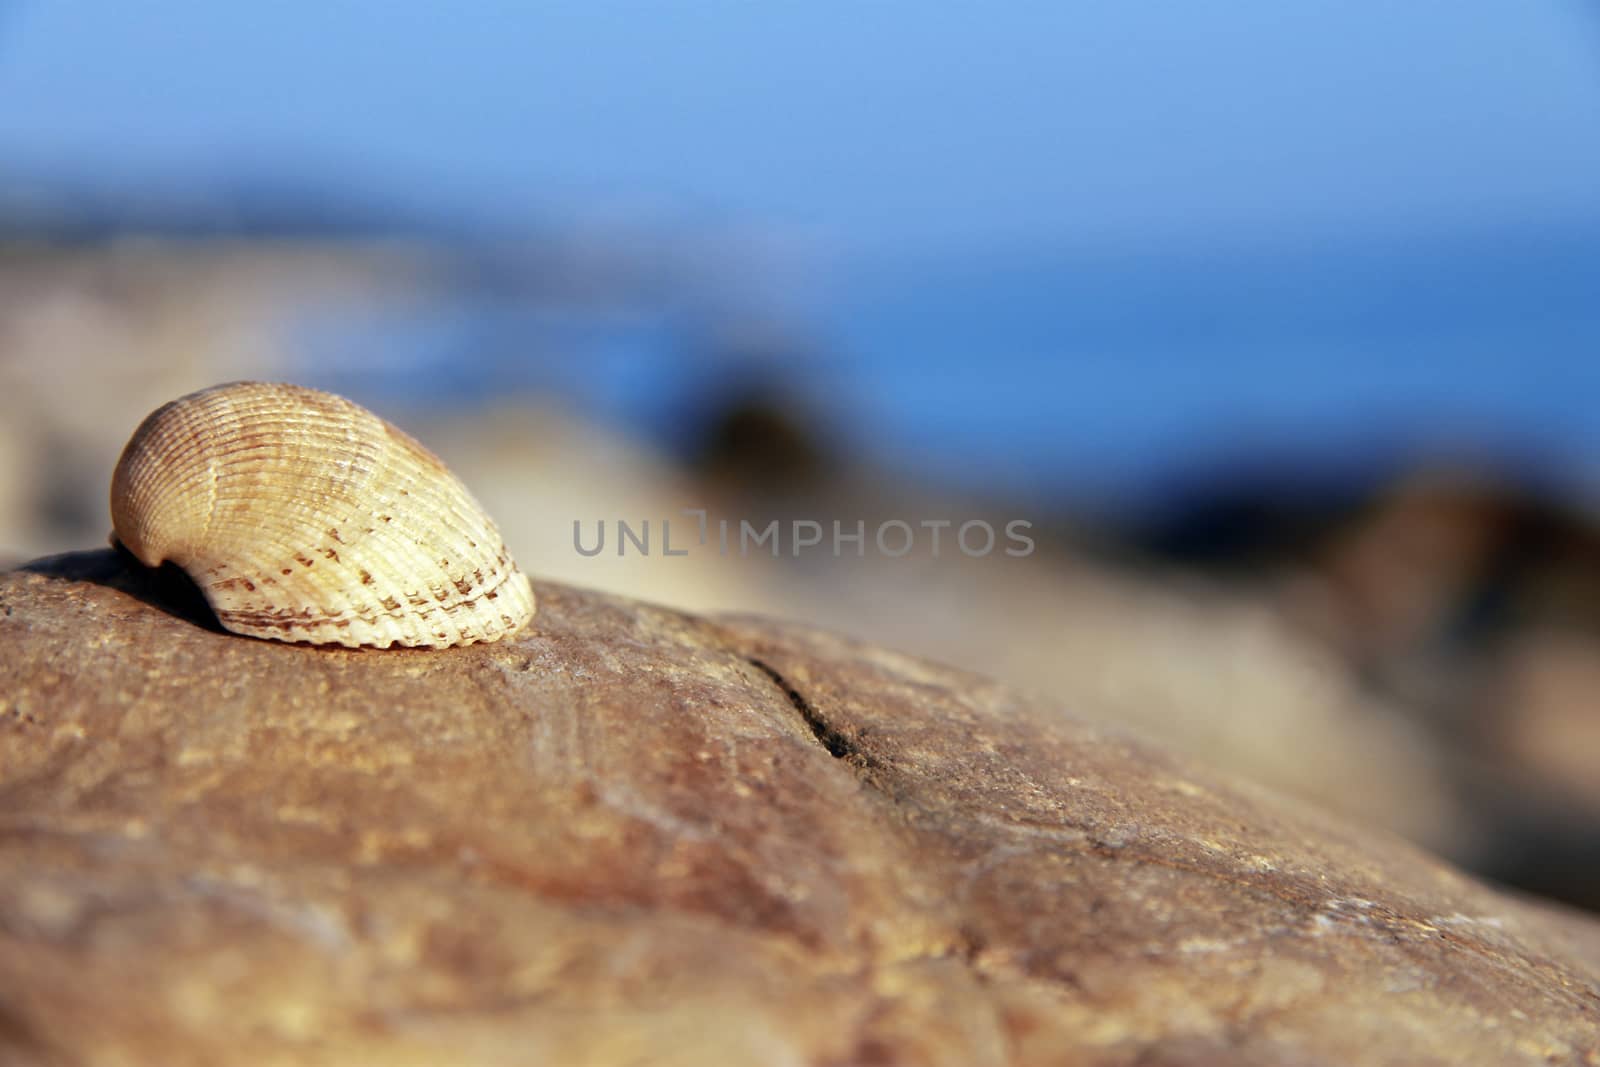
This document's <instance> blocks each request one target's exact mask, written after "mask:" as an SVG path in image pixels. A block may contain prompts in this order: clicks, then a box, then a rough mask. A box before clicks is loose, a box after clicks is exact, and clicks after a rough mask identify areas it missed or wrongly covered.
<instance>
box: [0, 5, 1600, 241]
mask: <svg viewBox="0 0 1600 1067" xmlns="http://www.w3.org/2000/svg"><path fill="white" fill-rule="evenodd" d="M1597 130H1600V14H1597V13H1596V12H1595V10H1594V9H1593V8H1592V7H1590V6H1589V5H1588V4H1587V3H1586V2H1584V0H1524V2H1510V0H1406V2H1405V3H1378V2H1374V0H1365V2H1360V0H1293V2H1291V0H1227V2H1224V3H1216V4H1193V3H1130V2H1128V0H1072V2H1067V0H1052V2H1037V0H1018V2H1009V3H998V4H979V3H977V2H952V3H944V4H930V3H928V2H927V0H915V2H913V0H848V2H840V0H807V2H804V3H790V2H762V3H757V2H753V0H694V2H682V3H630V4H618V3H607V2H604V0H586V2H581V3H580V2H571V3H567V2H563V3H515V4H513V3H475V4H473V3H468V4H460V5H421V4H410V3H377V2H362V3H353V2H331V3H330V2H306V0H301V2H280V3H273V4H259V5H255V4H252V5H242V4H217V3H215V2H212V0H165V2H156V3H149V4H144V3H139V4H66V3H60V4H57V3H44V2H41V0H9V2H8V0H0V158H5V159H9V160H12V161H16V162H19V163H27V164H29V165H35V164H36V165H44V166H50V167H53V168H57V169H61V170H65V171H67V172H69V173H72V172H82V173H88V174H92V175H105V174H107V173H111V174H116V173H118V172H125V173H127V174H129V175H131V176H135V177H140V176H143V177H149V176H155V177H158V178H169V177H174V176H176V177H181V178H192V177H195V176H200V177H206V176H210V175H217V174H239V173H243V174H258V175H259V174H268V175H272V176H280V177H286V178H297V179H299V178H311V179H317V178H327V179H328V180H331V181H336V182H343V183H347V184H351V185H355V186H357V187H365V186H371V187H374V188H377V189H379V190H382V191H384V192H387V193H391V194H393V195H395V196H397V197H398V198H400V199H402V200H405V201H407V202H415V203H418V204H421V205H423V206H431V205H434V204H437V205H440V206H442V207H443V208H444V209H445V210H447V211H470V212H473V213H475V214H480V215H487V216H494V217H502V216H503V217H506V218H525V217H534V216H536V215H538V214H541V213H562V212H576V213H599V214H602V215H604V214H606V213H616V214H621V215H623V216H624V217H632V216H639V217H643V218H646V219H656V218H659V219H665V220H668V221H673V222H689V223H691V224H693V223H696V222H704V223H708V224H710V223H715V224H723V223H730V224H733V225H738V226H750V227H757V228H768V229H771V230H773V231H776V232H784V233H796V234H799V235H801V236H802V237H805V238H807V239H813V240H819V241H822V242H824V243H826V244H829V245H839V246H843V247H847V248H861V247H865V248H884V247H895V248H900V249H905V248H920V247H944V248H950V247H969V246H978V245H990V244H1001V245H1003V244H1007V243H1013V242H1019V241H1024V242H1029V243H1043V244H1050V243H1060V242H1077V243H1092V242H1097V241H1102V240H1104V241H1110V242H1115V243H1126V242H1130V241H1135V242H1142V243H1148V242H1151V241H1156V242H1160V241H1171V240H1190V239H1193V240H1198V241H1202V242H1204V241H1209V240H1213V239H1216V238H1218V237H1226V238H1228V239H1231V240H1248V241H1254V240H1281V239H1288V240H1293V239H1295V238H1297V237H1300V236H1309V237H1314V236H1316V235H1320V234H1328V233H1349V232H1352V231H1357V232H1359V231H1373V232H1378V231H1383V232H1391V233H1392V232H1393V231H1394V230H1396V229H1397V228H1398V229H1400V230H1406V229H1417V230H1432V231H1438V230H1448V229H1451V228H1454V227H1458V226H1462V225H1478V224H1482V223H1485V222H1489V223H1493V222H1496V221H1499V220H1510V221H1522V220H1535V221H1540V222H1543V223H1546V224H1549V223H1560V222H1562V221H1563V220H1577V219H1582V220H1587V221H1593V220H1597V219H1600V196H1597V194H1596V191H1597V190H1600V137H1597V136H1596V131H1597Z"/></svg>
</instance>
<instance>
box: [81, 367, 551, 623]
mask: <svg viewBox="0 0 1600 1067" xmlns="http://www.w3.org/2000/svg"><path fill="white" fill-rule="evenodd" d="M111 518H112V524H113V526H114V527H115V531H116V537H117V539H118V540H120V541H121V542H122V544H123V545H125V546H126V547H127V548H128V550H129V551H131V552H132V553H133V554H134V555H135V556H137V557H138V558H139V560H140V561H141V562H143V563H144V564H145V565H146V566H151V567H154V566H157V565H159V564H161V563H163V562H165V561H171V562H173V563H175V564H177V565H178V566H179V567H182V568H183V569H184V571H186V572H187V573H188V575H189V576H190V577H191V578H192V579H194V581H195V583H196V584H197V585H198V586H199V587H200V589H201V591H202V592H204V593H205V596H206V599H207V600H208V601H209V602H210V604H211V607H212V610H214V611H215V612H216V614H217V618H218V620H219V621H220V622H221V623H222V625H223V626H225V627H227V628H228V629H229V630H232V631H233V632H235V633H241V634H249V635H251V636H254V637H270V638H274V639H276V640H279V641H309V642H313V643H316V644H341V645H352V646H354V645H376V646H379V647H382V648H387V647H388V646H390V645H391V644H400V645H410V646H418V645H428V646H438V647H443V646H448V645H466V644H471V643H473V642H475V641H495V640H498V639H500V638H502V637H506V636H508V635H510V634H513V633H515V632H516V631H517V630H519V629H521V628H522V627H523V626H524V625H525V624H526V623H527V622H528V620H529V619H530V618H532V617H533V611H534V600H533V590H532V588H531V587H530V586H529V584H528V579H527V577H526V576H524V575H523V574H522V572H521V571H519V570H518V569H517V566H516V564H515V563H514V562H512V560H511V555H510V553H508V552H507V551H506V547H505V543H504V542H503V541H502V540H501V538H500V534H499V532H498V531H497V530H496V529H495V526H494V523H493V522H492V521H490V519H489V517H488V516H487V515H485V514H484V513H483V509H482V508H480V507H479V506H478V503H477V501H475V500H474V499H473V498H472V496H471V494H470V493H468V492H467V490H466V487H465V486H463V485H462V484H461V482H460V481H458V480H457V479H456V477H455V476H454V475H452V474H451V473H450V472H449V471H448V470H446V469H445V467H444V464H442V463H441V462H440V461H439V460H438V458H437V457H435V456H434V455H433V454H432V453H431V452H429V451H428V450H427V449H425V448H423V447H422V446H421V445H419V444H418V443H417V442H415V441H413V440H412V439H411V438H410V437H408V436H406V434H404V433H402V432H401V431H400V430H398V429H396V428H395V427H393V426H391V425H389V424H388V423H387V422H384V421H383V420H382V419H380V418H378V417H377V416H376V415H374V414H372V413H371V412H370V411H367V410H366V409H365V408H362V407H359V406H357V405H356V404H353V403H351V402H350V401H348V400H345V399H344V398H343V397H338V396H334V395H333V394H331V393H324V392H319V391H317V390H315V389H305V388H302V387H300V386H295V385H274V384H267V383H262V382H236V383H234V384H231V385H219V386H216V387H214V388H211V389H205V390H202V391H201V392H198V393H191V394H190V395H189V396H186V397H182V398H181V399H178V400H174V401H173V402H172V403H170V404H167V405H166V406H164V407H162V408H160V409H159V410H157V411H156V412H154V413H153V414H151V415H150V416H149V417H148V418H146V419H145V420H144V422H143V423H142V424H141V425H140V426H139V428H138V430H136V431H135V432H134V435H133V438H132V439H131V440H130V441H129V442H128V445H127V447H126V448H125V449H124V450H123V452H122V458H121V459H120V460H119V461H118V462H117V469H116V473H115V474H114V475H113V476H112V480H111Z"/></svg>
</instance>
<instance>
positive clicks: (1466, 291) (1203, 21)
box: [0, 0, 1600, 908]
mask: <svg viewBox="0 0 1600 1067" xmlns="http://www.w3.org/2000/svg"><path fill="white" fill-rule="evenodd" d="M1597 129H1600V19H1596V18H1595V16H1594V14H1593V11H1592V9H1590V8H1588V7H1586V6H1584V5H1582V4H1578V3H1565V4H1564V3H1545V4H1535V5H1531V6H1518V7H1516V8H1510V7H1506V6H1504V5H1496V4H1490V3H1487V2H1471V3H1466V4H1462V3H1459V2H1456V3H1452V4H1449V5H1445V4H1418V5H1407V6H1406V8H1405V9H1403V10H1400V11H1396V10H1394V9H1391V8H1388V7H1384V8H1380V7H1379V5H1376V4H1355V5H1350V4H1331V3H1330V4H1320V3H1319V4H1310V5H1303V6H1299V7H1297V8H1296V9H1295V11H1294V12H1293V13H1287V12H1283V11H1282V10H1281V9H1280V7H1279V6H1278V5H1275V4H1271V3H1267V2H1265V0H1260V2H1258V0H1247V2H1242V3H1236V4H1231V5H1228V6H1227V7H1226V8H1225V9H1222V10H1216V9H1207V10H1206V11H1205V12H1203V13H1201V12H1200V11H1198V9H1197V10H1196V12H1194V13H1185V12H1182V11H1165V12H1163V13H1161V14H1160V15H1159V16H1158V15H1157V14H1156V13H1154V12H1148V13H1145V12H1139V11H1137V10H1135V9H1131V8H1127V7H1126V6H1114V5H1068V6H1060V7H1057V6H1055V5H1034V4H1023V5H1017V6H1015V7H1011V8H1007V9H1006V10H1005V11H1003V12H1001V11H986V12H985V13H984V14H983V15H982V17H981V18H980V17H979V14H978V13H977V12H976V10H975V9H974V10H970V11H966V12H963V11H960V10H949V11H930V10H928V9H927V8H926V5H915V4H910V3H901V2H898V0H896V2H891V3H883V4H874V5H871V6H870V7H867V8H861V7H858V6H855V5H844V4H840V3H832V2H827V3H821V4H810V5H806V6H805V8H804V9H801V8H785V9H780V8H776V7H771V6H767V5H759V6H758V5H742V4H732V3H712V2H709V0H708V2H704V3H695V4H682V5H648V6H646V5H640V6H637V7H636V6H633V5H619V6H604V7H602V6H588V5H585V6H581V7H580V6H578V5H573V6H571V7H570V8H562V9H558V10H557V9H546V8H543V7H542V6H541V7H540V8H534V7H528V8H526V9H525V8H523V7H521V6H512V5H486V6H483V7H481V8H476V9H469V10H467V11H462V12H457V13H453V14H451V15H450V16H449V17H448V18H445V17H442V16H439V15H437V14H435V13H433V12H431V11H429V10H428V9H427V8H424V7H423V6H421V5H415V6H413V5H388V4H385V5H378V4H341V5H334V6H331V7H325V6H324V5H313V4H309V3H288V4H282V5H274V6H273V7H272V8H271V9H270V10H259V11H251V12H243V11H231V12H230V11H226V10H221V9H217V8H214V7H212V6H211V5H204V4H200V3H198V2H182V3H176V4H169V5H163V6H162V7H161V9H160V10H159V11H155V10H144V9H139V10H137V11H135V10H134V9H132V8H128V9H125V10H116V9H106V8H102V9H99V10H94V11H89V10H87V9H80V10H76V11H74V10H69V9H68V8H67V7H66V6H65V5H63V6H49V5H45V4H42V3H32V4H30V3H16V2H11V3H6V2H5V0H0V161H3V162H0V556H3V557H6V558H9V559H10V560H12V561H18V560H22V559H25V558H27V557H29V556H32V555H35V554H42V553H47V552H56V551H62V550H65V549H69V548H74V547H80V546H87V545H93V544H98V543H101V542H102V540H103V538H104V537H105V534H106V530H107V528H108V519H107V516H106V504H105V495H106V483H107V479H108V478H109V473H110V470H111V468H112V465H113V463H114V461H115V458H116V455H117V452H118V450H119V449H120V448H121V445H122V444H123V442H124V441H125V440H126V438H127V436H128V434H129V433H130V432H131V430H132V428H133V427H134V426H135V425H136V424H137V422H138V420H139V419H140V418H141V417H143V415H144V414H146V413H147V412H148V411H149V410H151V409H153V408H154V407H156V406H157V405H159V404H160V403H162V402H164V401H165V400H168V399H171V398H172V397H174V396H177V395H179V394H181V393H183V392H186V391H189V390H191V389H195V388H199V387H203V386H205V385H209V384H213V383H215V382H218V381H223V380H229V379H237V378H246V377H249V378H271V379H288V380H294V381H298V382H302V383H305V384H310V385H316V386H321V387H324V388H329V389H333V390H336V391H339V392H342V393H345V394H347V395H349V396H351V397H353V398H355V399H357V400H358V401H361V402H363V403H365V404H367V405H369V406H371V407H373V408H375V409H376V410H378V411H380V412H381V413H383V414H385V415H387V416H388V417H390V418H392V419H395V420H397V421H399V422H401V423H403V424H404V425H406V426H407V427H408V428H409V429H411V430H413V431H414V433H415V434H416V435H417V436H419V437H420V438H422V439H423V440H424V441H426V442H427V443H428V444H429V445H430V446H431V447H433V448H434V449H435V450H436V451H438V452H439V453H441V454H442V455H443V456H444V457H445V459H446V460H447V461H449V462H450V463H451V464H452V465H453V466H454V467H455V468H456V469H457V470H458V471H459V472H460V473H461V474H462V476H463V477H464V478H465V479H466V480H467V482H468V483H469V484H470V485H471V486H472V487H473V488H474V490H475V491H476V492H477V493H478V494H479V495H480V497H482V499H483V500H484V502H485V504H486V505H487V506H488V508H489V509H490V511H491V512H492V513H493V514H494V515H495V516H496V517H497V518H498V519H499V521H500V523H501V525H502V527H503V528H504V530H505V532H506V534H507V539H508V541H509V543H510V545H511V546H512V548H513V550H514V551H515V553H516V554H517V556H518V558H519V559H520V560H521V561H522V562H523V564H524V566H525V568H526V569H528V570H530V571H532V572H533V573H534V574H536V575H538V576H542V577H545V578H549V579H554V580H561V581H567V582H574V583H579V584H583V585H588V586H596V587H600V588H605V589H609V590H613V591H617V592H621V593H624V594H627V595H629V596H635V597H640V598H643V599H648V600H656V601H661V602H664V603H668V604H673V605H676V606H680V607H683V608H685V609H689V610H695V611H712V610H740V611H759V612H767V613H772V614H778V615H784V616H788V617H792V618H798V619H802V620H806V621H810V622H814V623H816V624H818V625H822V626H826V627H829V628H833V629H838V630H844V631H847V632H852V633H856V634H859V635H861V636H863V637H867V638H871V639H873V640H875V641H879V642H881V643H886V644H891V645H899V646H901V647H903V648H905V649H908V650H910V651H913V652H917V653H921V654H925V655H928V656H932V657H935V658H938V659H941V660H946V661H949V662H952V663H956V664H958V665H962V666H966V667H970V668H972V669H974V670H978V671H983V672H986V673H990V674H993V675H996V676H999V677H1001V678H1004V679H1006V680H1008V681H1011V682H1013V683H1018V684H1021V685H1023V686H1026V687H1030V688H1033V689H1036V690H1041V691H1044V692H1046V693H1048V694H1051V695H1052V697H1053V698H1054V699H1055V700H1056V701H1057V702H1058V703H1059V704H1060V705H1061V706H1062V707H1063V708H1064V709H1066V710H1068V711H1070V712H1072V713H1074V714H1077V715H1082V716H1089V717H1094V718H1097V719H1102V720H1106V721H1113V722H1119V723H1123V724H1125V725H1127V726H1129V727H1130V728H1133V729H1136V730H1140V731H1143V732H1146V733H1150V734H1154V735H1157V736H1158V737H1160V738H1163V739H1164V740H1165V741H1166V742H1167V743H1169V744H1173V745H1176V746H1178V747H1181V748H1184V749H1187V750H1189V751H1191V752H1193V753H1196V754H1198V755H1199V756H1200V757H1202V758H1204V759H1205V760H1207V761H1209V762H1211V763H1213V764H1216V765H1220V766H1222V767H1225V768H1228V769H1231V770H1233V771H1234V772H1236V773H1237V774H1239V775H1241V776H1243V777H1247V778H1251V779H1254V780H1257V781H1260V782H1263V783H1266V784H1268V785H1271V786H1274V787H1277V788H1279V789H1282V790H1286V791H1289V792H1292V793H1297V794H1299V795H1301V796H1302V797H1305V798H1306V799H1307V800H1308V801H1310V802H1312V803H1317V804H1322V805H1326V806H1330V807H1333V808H1337V809H1340V810H1343V811H1345V812H1347V813H1349V814H1351V815H1353V816H1355V817H1357V818H1360V819H1363V820H1366V821H1367V822H1369V823H1372V824H1376V825H1383V826H1387V827H1389V828H1392V829H1394V830H1397V831H1399V832H1400V833H1403V834H1406V835H1408V836H1410V837H1412V838H1413V839H1415V840H1417V841H1419V842H1421V843H1423V844H1425V845H1427V846H1429V847H1432V848H1434V849H1437V850H1441V851H1443V852H1444V853H1445V854H1447V855H1448V856H1450V857H1452V858H1454V859H1456V860H1458V861H1459V862H1462V863H1464V864H1466V865H1467V866H1469V867H1471V868H1473V869H1475V870H1477V871H1479V872H1480V873H1484V874H1487V875H1489V876H1490V877H1494V878H1498V879H1501V880H1503V881H1505V882H1507V883H1509V884H1511V885H1514V886H1520V887H1523V888H1526V889H1529V890H1531V891H1535V892H1540V893H1545V894H1549V895H1551V896H1554V897H1557V898H1560V899H1564V900H1567V901H1569V902H1575V903H1578V904H1582V905H1586V906H1589V907H1596V908H1600V526H1597V524H1596V523H1597V519H1596V511H1595V507H1596V496H1597V487H1600V420H1597V419H1596V418H1595V411H1596V409H1597V406H1600V195H1597V193H1596V190H1600V138H1597V137H1596V135H1595V132H1594V131H1596V130H1597ZM685 509H706V510H707V513H708V517H709V518H710V519H711V520H712V521H713V522H715V520H716V519H718V518H727V519H729V520H731V521H732V522H733V523H735V524H736V527H735V528H736V529H737V523H738V522H739V521H740V520H747V521H749V522H750V523H752V524H753V525H754V526H756V527H758V528H760V527H764V526H765V525H766V523H767V522H768V521H770V520H772V519H779V520H782V521H783V522H791V521H793V520H796V519H800V520H811V521H815V522H818V523H820V524H822V526H823V527H824V529H825V530H827V531H829V532H830V535H831V529H832V525H833V522H834V521H835V520H838V521H840V522H841V523H843V524H844V526H845V528H846V529H847V530H853V529H854V526H855V523H856V522H857V521H861V522H863V523H864V524H865V526H866V529H867V531H868V544H867V546H866V547H867V554H866V556H865V558H859V557H857V556H855V555H854V554H852V553H853V552H854V546H849V547H848V548H847V551H846V552H845V554H843V555H842V556H841V557H835V555H834V554H833V552H832V551H831V550H830V547H831V544H830V542H829V541H826V540H825V543H824V544H823V545H822V546H819V547H817V548H814V549H810V550H807V551H805V552H802V553H800V554H798V555H795V554H793V553H791V552H790V551H789V545H788V542H787V540H786V541H785V543H784V551H783V552H782V554H781V555H780V556H779V557H778V558H773V557H772V556H771V555H770V554H767V553H766V552H765V551H764V550H758V551H754V552H751V553H749V554H747V555H745V556H742V557H741V556H740V555H739V554H738V553H737V552H735V553H733V554H730V555H727V556H723V555H720V554H718V553H717V552H716V551H715V548H714V546H701V545H698V544H695V543H693V537H692V536H691V535H692V534H693V532H694V530H695V523H694V520H693V519H692V518H690V517H687V516H685V515H684V510H685ZM973 518H982V519H984V520H986V521H989V522H990V523H991V525H993V526H994V527H995V528H996V529H997V530H1003V529H1004V527H1005V524H1006V523H1007V522H1009V521H1011V520H1014V519H1022V520H1026V521H1028V522H1030V523H1031V524H1032V526H1031V528H1030V531H1029V532H1030V535H1031V536H1032V538H1033V539H1034V541H1035V543H1036V545H1037V550H1036V551H1035V552H1033V553H1032V554H1031V555H1028V556H1026V557H1011V556H1007V555H1005V554H1004V553H1003V552H1001V551H995V552H993V553H991V554H989V555H985V556H982V557H981V558H972V557H968V556H966V555H964V554H962V553H961V552H960V551H957V550H955V549H954V548H953V547H952V541H951V537H952V532H951V531H946V534H945V542H944V546H943V550H942V551H940V552H939V553H937V554H935V553H934V552H933V551H932V548H931V544H930V543H929V541H928V539H927V538H926V537H919V538H918V540H917V543H916V547H915V549H914V551H912V552H910V553H909V554H907V555H906V556H904V557H903V558H889V557H887V556H885V555H884V554H883V553H881V552H878V551H876V550H875V549H874V546H873V545H872V544H871V539H872V531H874V530H876V529H877V528H878V526H879V524H880V523H882V522H884V521H886V520H892V519H899V520H902V521H905V522H908V523H910V524H911V525H912V526H917V525H918V524H919V523H921V522H922V521H924V520H940V519H950V520H953V521H954V522H955V523H956V524H957V525H959V524H960V523H961V522H962V521H965V520H967V519H973ZM619 520H626V521H628V522H629V523H631V524H634V525H635V526H636V527H637V526H639V525H641V524H643V523H644V522H645V521H647V520H648V521H649V522H650V524H651V526H652V527H654V533H655V537H656V540H655V542H654V543H653V546H652V547H653V549H654V551H653V552H652V553H650V554H648V555H646V554H644V553H639V552H630V553H628V554H626V555H622V556H619V555H618V554H617V552H616V545H617V541H616V530H615V523H616V522H617V521H619ZM663 520H669V521H671V522H672V524H673V536H674V542H675V547H689V548H690V549H691V551H690V553H689V554H688V555H687V556H674V557H668V556H665V555H664V554H663V553H662V551H661V549H662V547H663V546H662V545H661V542H660V537H661V523H662V522H663ZM601 521H604V522H606V523H607V524H608V526H610V527H611V530H610V534H611V540H610V541H609V542H608V544H607V549H606V551H604V552H602V553H601V554H599V555H598V556H594V557H592V558H591V557H588V556H585V555H583V554H581V553H580V552H578V551H577V550H576V549H575V546H574V539H573V537H574V535H573V528H574V523H575V522H576V523H580V524H581V525H582V527H583V529H584V531H585V534H584V536H585V540H586V541H592V538H593V531H594V530H595V528H596V525H597V524H598V523H600V522H601Z"/></svg>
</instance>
